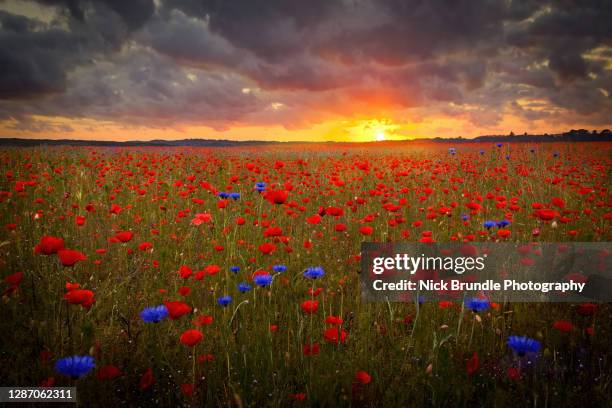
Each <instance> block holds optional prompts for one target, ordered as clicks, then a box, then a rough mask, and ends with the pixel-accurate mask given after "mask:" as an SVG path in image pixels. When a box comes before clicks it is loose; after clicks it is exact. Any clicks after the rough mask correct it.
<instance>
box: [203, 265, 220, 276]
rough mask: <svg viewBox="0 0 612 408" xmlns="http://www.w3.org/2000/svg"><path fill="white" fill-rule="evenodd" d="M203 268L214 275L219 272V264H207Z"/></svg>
mask: <svg viewBox="0 0 612 408" xmlns="http://www.w3.org/2000/svg"><path fill="white" fill-rule="evenodd" d="M204 270H205V271H206V273H207V274H209V275H211V276H214V275H216V274H218V273H219V271H220V270H221V267H220V266H219V265H208V266H206V268H204Z"/></svg>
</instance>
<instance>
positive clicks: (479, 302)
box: [465, 298, 491, 313]
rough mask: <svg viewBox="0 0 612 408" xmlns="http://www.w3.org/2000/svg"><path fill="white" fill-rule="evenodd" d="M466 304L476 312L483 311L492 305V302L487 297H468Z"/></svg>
mask: <svg viewBox="0 0 612 408" xmlns="http://www.w3.org/2000/svg"><path fill="white" fill-rule="evenodd" d="M465 306H466V307H467V308H468V309H470V310H471V311H473V312H474V313H478V312H482V311H485V310H487V309H488V308H489V307H491V304H490V303H489V301H488V300H487V299H477V298H472V299H466V301H465Z"/></svg>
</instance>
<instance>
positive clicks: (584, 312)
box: [576, 303, 598, 316]
mask: <svg viewBox="0 0 612 408" xmlns="http://www.w3.org/2000/svg"><path fill="white" fill-rule="evenodd" d="M597 309H598V306H597V305H596V304H595V303H582V304H580V305H578V309H576V311H577V312H578V314H579V315H581V316H593V315H594V314H595V313H596V312H597Z"/></svg>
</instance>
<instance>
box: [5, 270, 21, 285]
mask: <svg viewBox="0 0 612 408" xmlns="http://www.w3.org/2000/svg"><path fill="white" fill-rule="evenodd" d="M22 280H23V272H16V273H14V274H12V275H9V276H7V277H5V278H4V283H6V284H9V285H11V286H19V284H20V283H21V281H22Z"/></svg>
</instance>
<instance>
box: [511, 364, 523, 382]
mask: <svg viewBox="0 0 612 408" xmlns="http://www.w3.org/2000/svg"><path fill="white" fill-rule="evenodd" d="M508 378H509V379H511V380H518V379H520V378H521V370H520V369H519V368H518V367H508Z"/></svg>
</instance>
